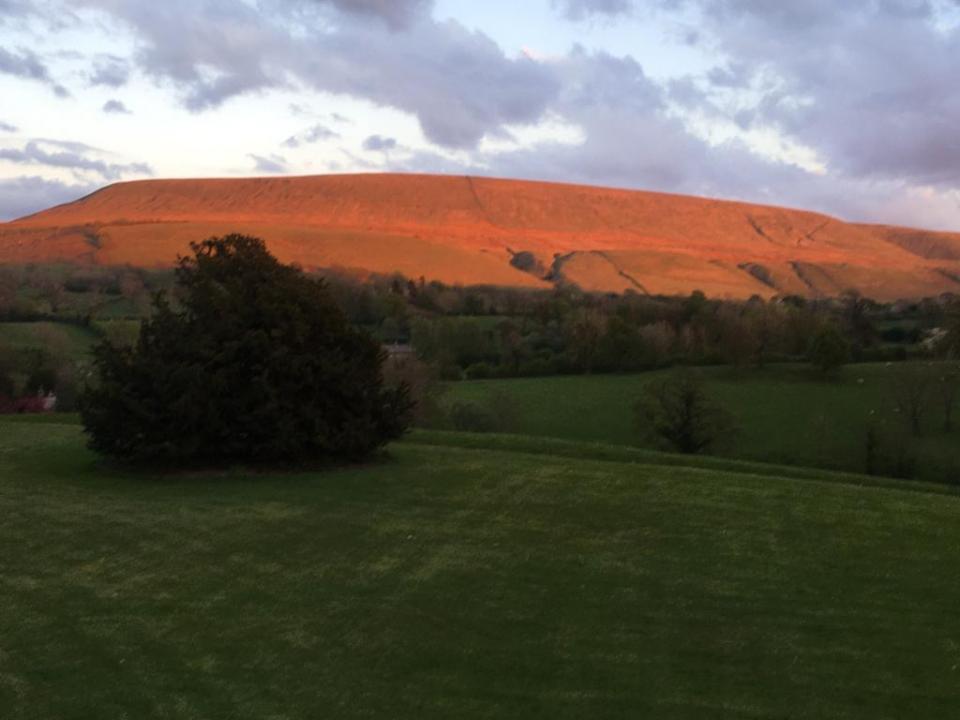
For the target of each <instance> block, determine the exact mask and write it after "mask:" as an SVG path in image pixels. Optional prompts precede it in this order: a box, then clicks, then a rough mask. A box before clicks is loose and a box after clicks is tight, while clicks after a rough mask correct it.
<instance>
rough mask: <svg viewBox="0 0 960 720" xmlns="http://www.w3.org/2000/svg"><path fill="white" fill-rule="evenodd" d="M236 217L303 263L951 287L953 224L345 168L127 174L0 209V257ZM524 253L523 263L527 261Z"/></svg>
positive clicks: (64, 250) (748, 285)
mask: <svg viewBox="0 0 960 720" xmlns="http://www.w3.org/2000/svg"><path fill="white" fill-rule="evenodd" d="M226 232H245V233H252V234H256V235H259V236H261V237H263V238H264V239H265V240H266V241H267V242H268V244H269V245H270V247H271V249H272V251H273V252H274V253H275V254H276V255H277V256H278V257H280V258H281V259H282V260H284V261H287V262H298V263H300V264H301V265H303V266H305V267H307V268H316V267H340V268H345V269H352V270H357V271H361V272H378V273H389V272H402V273H404V274H405V275H408V276H411V277H419V276H421V275H422V276H425V277H427V278H428V279H436V280H441V281H444V282H448V283H462V284H495V285H513V286H526V287H549V286H550V284H551V283H555V282H564V281H565V282H572V283H575V284H577V285H579V286H581V287H582V288H584V289H587V290H597V291H612V292H621V291H625V290H634V291H636V292H641V293H650V294H686V293H689V292H691V291H693V290H695V289H700V290H703V291H704V292H706V293H707V294H708V295H712V296H716V297H731V298H744V297H749V296H751V295H754V294H756V295H761V296H765V297H770V296H774V295H785V294H800V295H806V296H830V295H836V294H839V293H841V292H843V291H844V290H847V289H849V288H855V289H858V290H860V291H861V292H863V293H864V294H866V295H869V296H871V297H875V298H877V299H883V300H891V299H897V298H911V297H921V296H930V295H937V294H940V293H943V292H960V233H953V234H951V233H936V232H929V231H923V230H912V229H902V228H890V227H882V226H869V225H857V224H851V223H846V222H843V221H841V220H838V219H835V218H832V217H828V216H825V215H820V214H817V213H811V212H805V211H800V210H790V209H785V208H777V207H767V206H759V205H751V204H746V203H739V202H727V201H717V200H710V199H704V198H696V197H687V196H679V195H667V194H662V193H651V192H637V191H627V190H614V189H608V188H596V187H586V186H574V185H558V184H550V183H539V182H525V181H512V180H494V179H485V178H471V177H454V176H432V175H339V176H316V177H283V178H256V179H236V180H229V179H221V180H148V181H138V182H129V183H120V184H117V185H112V186H109V187H106V188H104V189H103V190H100V191H98V192H96V193H94V194H92V195H90V196H88V197H85V198H82V199H81V200H78V201H76V202H73V203H69V204H66V205H61V206H58V207H55V208H52V209H50V210H47V211H44V212H41V213H38V214H36V215H32V216H29V217H26V218H22V219H20V220H18V221H15V222H12V223H5V224H0V262H6V263H15V262H43V261H64V260H66V261H73V262H85V263H97V264H127V263H129V264H132V265H138V266H150V267H153V266H162V265H167V264H170V263H172V262H173V261H174V260H175V258H176V256H177V254H178V253H182V252H184V251H185V249H186V248H187V246H188V243H189V242H190V241H191V240H197V239H203V238H205V237H208V236H210V235H214V234H223V233H226ZM521 268H523V269H521Z"/></svg>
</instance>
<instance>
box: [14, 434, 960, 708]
mask: <svg viewBox="0 0 960 720" xmlns="http://www.w3.org/2000/svg"><path fill="white" fill-rule="evenodd" d="M454 440H455V441H456V442H459V443H460V444H461V445H463V444H466V443H467V442H468V441H469V437H468V436H461V437H460V438H459V439H456V438H453V437H452V436H451V437H448V438H447V441H449V442H452V441H454ZM489 440H490V438H486V439H484V442H489ZM441 441H442V439H441V438H439V436H436V435H416V434H415V435H414V436H413V437H411V438H410V439H409V440H407V441H405V442H403V443H400V444H398V445H395V446H394V447H393V448H392V450H391V453H392V456H391V457H389V458H383V459H379V460H377V461H376V462H372V463H370V464H368V465H365V466H358V467H348V468H342V469H339V470H335V471H331V472H326V473H300V474H290V473H287V474H269V473H251V472H246V471H243V470H241V469H238V470H235V471H229V472H228V471H225V472H221V473H204V474H181V475H176V476H165V477H160V476H152V475H149V474H146V475H141V474H131V473H129V472H124V471H120V470H117V469H109V468H108V467H105V466H101V465H98V464H97V462H96V461H95V458H94V457H93V456H91V455H90V454H89V453H88V452H87V451H86V450H85V449H84V448H83V442H82V437H81V430H80V428H79V427H77V426H76V425H67V424H51V423H44V424H37V423H33V422H9V421H0V512H2V517H3V522H2V523H0V547H2V548H4V551H3V553H0V583H2V585H3V588H2V591H0V708H2V712H0V715H2V716H3V717H4V718H12V719H17V720H19V719H22V718H31V719H32V718H44V719H47V718H89V717H97V718H101V717H102V718H106V717H111V718H112V717H118V718H119V717H129V718H160V717H163V718H220V717H224V718H226V717H230V718H316V717H337V718H340V717H345V718H349V717H390V718H404V717H411V718H414V717H415V718H425V717H457V718H495V717H496V718H500V717H524V718H526V717H532V718H536V717H542V718H563V717H570V718H583V717H624V718H627V717H629V718H635V717H657V718H716V717H724V718H738V717H739V718H785V717H791V718H824V717H830V718H871V719H872V718H879V717H889V718H899V717H923V718H953V717H955V716H956V708H957V706H958V702H960V609H958V608H960V575H958V574H957V573H956V572H954V571H953V569H954V568H955V567H956V564H957V557H958V554H960V500H958V499H956V498H953V497H949V496H944V495H938V494H933V493H927V492H923V491H922V486H920V485H908V486H903V487H905V488H908V489H901V487H900V486H897V485H896V484H893V485H892V486H891V487H887V488H873V487H871V488H861V487H857V486H856V485H853V484H848V483H846V482H836V483H826V482H818V481H815V480H813V481H811V480H810V479H805V480H791V479H784V478H780V477H775V476H765V475H762V474H750V475H746V474H740V473H735V472H731V471H729V470H726V471H725V470H719V469H707V468H684V467H667V466H654V465H649V464H638V463H636V462H622V461H620V460H617V459H604V460H599V459H575V458H573V457H571V456H570V455H566V456H552V455H550V454H546V453H537V452H531V451H523V452H516V449H517V448H516V447H515V448H513V449H512V450H510V451H508V450H506V449H502V448H501V449H489V447H488V448H483V447H456V446H452V445H451V446H448V447H441V446H440V445H439V443H440V442H441ZM501 442H503V443H505V442H507V441H503V440H501ZM512 442H515V443H520V444H519V445H518V447H521V446H522V443H521V442H520V441H518V440H515V441H512ZM427 443H432V444H427ZM541 447H542V446H541ZM623 450H624V451H628V449H623ZM621 459H622V458H621Z"/></svg>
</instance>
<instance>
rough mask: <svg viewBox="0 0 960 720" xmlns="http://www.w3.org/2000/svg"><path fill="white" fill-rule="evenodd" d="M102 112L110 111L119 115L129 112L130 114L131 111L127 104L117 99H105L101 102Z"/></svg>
mask: <svg viewBox="0 0 960 720" xmlns="http://www.w3.org/2000/svg"><path fill="white" fill-rule="evenodd" d="M103 112H105V113H112V114H119V115H131V114H132V113H131V112H130V110H129V109H128V108H127V106H126V105H124V104H123V103H122V102H120V101H119V100H107V101H106V102H105V103H104V104H103Z"/></svg>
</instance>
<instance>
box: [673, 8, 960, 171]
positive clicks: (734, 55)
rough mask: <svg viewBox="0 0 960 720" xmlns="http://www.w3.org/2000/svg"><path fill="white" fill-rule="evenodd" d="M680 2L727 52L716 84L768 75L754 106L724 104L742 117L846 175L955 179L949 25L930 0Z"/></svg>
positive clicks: (957, 120)
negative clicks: (696, 11) (938, 22)
mask: <svg viewBox="0 0 960 720" xmlns="http://www.w3.org/2000/svg"><path fill="white" fill-rule="evenodd" d="M689 3H692V4H695V5H696V6H697V7H699V8H700V10H701V11H702V12H703V14H704V16H705V18H706V20H707V22H705V23H704V24H703V32H705V33H707V34H708V35H710V36H711V39H712V43H713V45H714V46H715V47H716V48H717V49H718V50H719V52H721V53H722V54H723V55H724V56H726V57H727V58H728V59H729V63H728V64H727V65H725V66H723V67H720V68H716V69H715V70H714V71H713V72H711V73H710V75H709V80H710V81H711V82H712V83H713V84H714V85H715V86H717V87H721V88H723V87H726V88H728V89H737V88H739V87H743V86H744V85H745V80H746V78H747V76H748V73H746V72H745V71H741V70H738V68H740V69H742V68H745V67H752V68H761V69H763V71H764V73H765V74H766V75H767V77H768V80H769V82H768V83H767V84H766V86H765V87H761V88H759V90H760V92H761V94H762V97H761V99H760V101H759V102H758V103H756V104H755V106H754V107H750V108H743V107H739V108H736V109H735V110H728V111H726V112H729V114H730V115H731V116H732V119H733V120H734V121H735V122H737V123H738V124H739V125H740V126H741V127H743V126H745V125H746V123H750V126H751V127H752V126H756V125H765V126H769V127H772V128H775V129H778V130H780V131H781V132H782V133H784V134H785V135H786V136H787V137H789V138H791V139H792V140H794V141H796V142H799V143H801V144H803V145H806V146H809V147H811V148H813V149H814V150H816V151H817V152H818V153H819V155H820V156H821V157H822V158H823V160H824V162H825V163H826V164H827V166H828V168H829V169H830V171H831V172H833V173H838V174H841V175H844V176H847V177H851V178H861V179H863V180H867V181H880V180H898V179H905V180H909V181H911V182H913V183H919V184H927V185H933V186H941V187H952V188H957V187H960V140H958V139H957V132H956V128H957V127H960V95H958V94H957V93H955V92H953V91H952V89H953V87H955V86H956V82H957V71H958V64H957V58H958V57H960V28H958V27H956V26H955V27H953V29H952V30H946V31H945V30H943V29H942V28H937V27H935V24H934V21H935V12H934V4H933V3H932V2H928V1H927V0H869V1H868V2H862V3H837V2H833V1H832V0H806V1H805V2H790V3H771V2H764V1H763V0H689ZM754 89H755V90H756V89H758V88H754ZM717 112H718V113H720V114H722V113H723V112H725V111H724V110H722V109H720V108H717Z"/></svg>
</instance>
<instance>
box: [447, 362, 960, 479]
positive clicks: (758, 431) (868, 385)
mask: <svg viewBox="0 0 960 720" xmlns="http://www.w3.org/2000/svg"><path fill="white" fill-rule="evenodd" d="M895 371H896V367H895V366H894V367H888V366H886V365H855V366H850V367H847V368H845V370H844V372H843V373H842V375H841V376H840V378H839V379H837V380H822V379H819V378H818V377H816V376H815V375H813V374H811V371H810V370H809V369H808V368H807V367H803V366H782V365H781V366H771V367H768V368H766V369H764V370H743V371H734V370H732V369H730V368H706V369H704V370H703V372H704V373H705V375H706V377H707V379H708V383H709V387H710V390H711V391H712V392H713V394H714V395H715V396H716V397H717V398H718V399H719V400H720V401H721V402H722V403H723V404H724V405H725V406H726V407H727V408H729V409H730V410H731V411H732V412H733V413H734V415H735V416H736V418H737V421H738V425H739V430H740V431H739V433H738V435H737V436H736V437H735V438H734V439H733V440H732V441H731V442H730V443H729V444H728V445H727V446H726V447H721V448H719V449H718V452H719V453H720V454H723V455H727V456H730V457H739V458H746V459H752V460H760V461H764V462H771V463H781V464H791V465H793V464H795V465H807V466H817V467H828V468H836V469H842V470H850V471H857V472H859V471H862V470H863V469H864V465H865V450H864V444H865V441H864V438H865V433H866V427H867V422H868V418H869V416H870V412H871V411H874V412H887V413H888V414H889V413H890V412H891V410H892V406H891V402H890V387H891V385H892V384H893V383H894V382H895V375H894V373H895ZM658 376H660V373H645V374H640V375H595V376H576V377H574V376H565V377H547V378H521V379H516V380H478V381H472V382H461V383H453V384H451V385H450V386H449V392H448V395H447V397H446V400H445V402H447V403H452V402H456V401H468V402H475V403H478V404H480V405H483V404H484V403H486V402H488V401H489V398H490V397H491V396H492V395H494V394H496V393H500V394H501V395H504V396H507V397H508V398H510V399H511V404H512V406H513V407H514V408H515V410H516V418H515V422H514V424H513V426H512V427H510V428H508V430H509V431H511V432H516V433H519V434H525V435H538V436H545V437H555V438H564V439H569V440H587V441H598V442H604V443H615V444H624V445H636V444H641V443H642V442H643V440H642V438H641V437H640V436H639V435H638V433H637V431H636V429H635V427H634V422H633V413H632V406H633V404H634V403H635V402H636V400H637V399H638V398H639V397H640V395H641V393H642V390H643V387H644V385H645V384H646V383H648V382H650V381H651V380H653V379H655V378H657V377H658ZM938 403H939V399H938V398H934V400H933V402H932V403H931V406H930V410H929V414H928V417H927V433H926V434H925V436H923V437H921V438H920V439H919V440H918V441H916V442H917V449H918V452H919V453H920V454H922V455H923V456H925V457H926V458H928V465H929V466H930V467H929V468H928V472H926V473H924V475H925V476H926V477H927V478H928V479H934V480H937V481H944V480H948V481H949V480H951V479H960V426H958V428H957V429H956V430H955V431H954V432H953V433H952V434H944V433H942V432H940V430H939V424H940V423H941V419H940V415H939V413H940V406H939V404H938Z"/></svg>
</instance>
